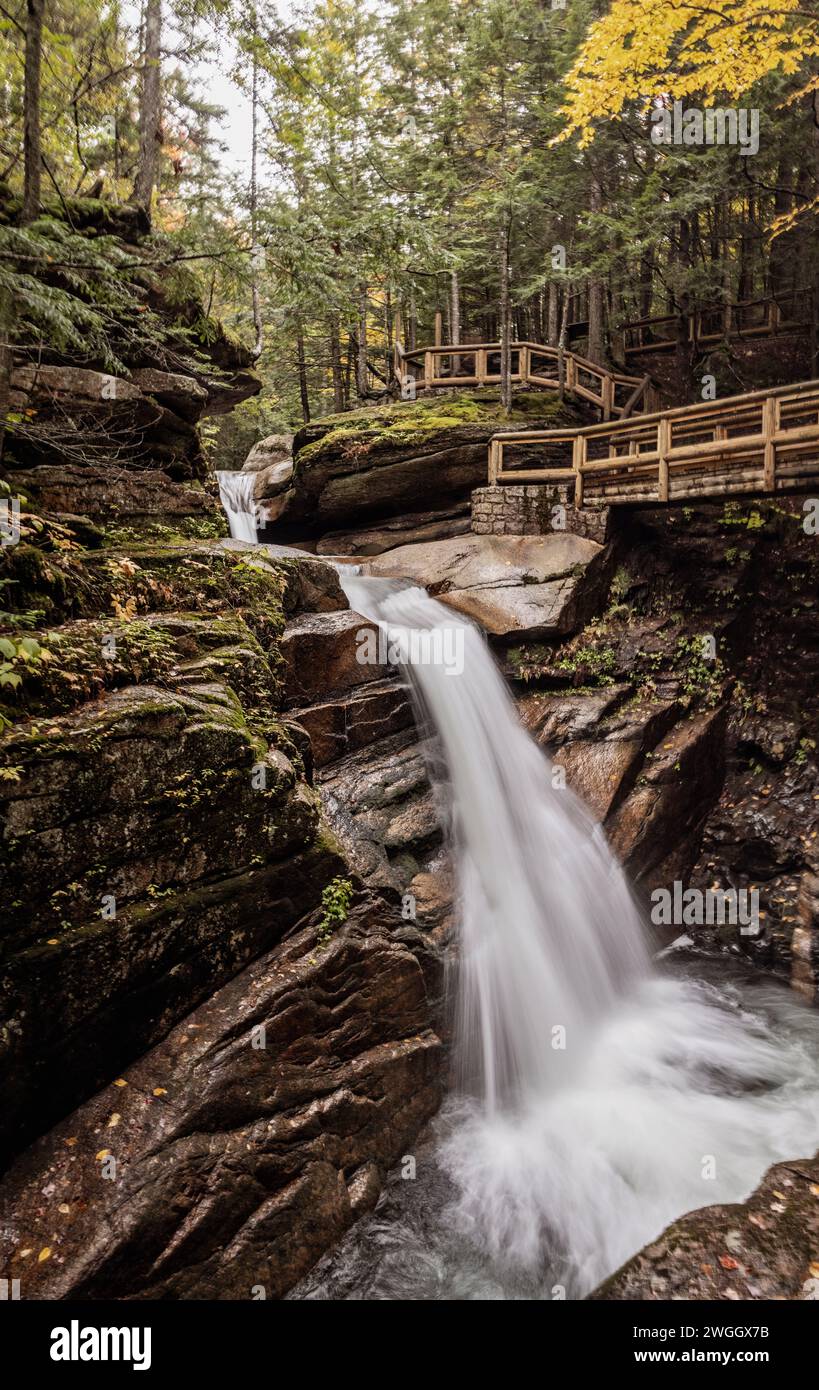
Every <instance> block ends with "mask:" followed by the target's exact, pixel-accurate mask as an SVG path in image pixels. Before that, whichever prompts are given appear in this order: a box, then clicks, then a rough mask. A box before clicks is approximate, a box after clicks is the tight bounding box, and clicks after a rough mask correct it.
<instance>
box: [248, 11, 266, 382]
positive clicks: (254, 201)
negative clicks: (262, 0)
mask: <svg viewBox="0 0 819 1390" xmlns="http://www.w3.org/2000/svg"><path fill="white" fill-rule="evenodd" d="M253 36H254V38H255V36H256V15H255V12H254V14H253ZM251 88H252V95H251V108H250V110H251V115H250V121H251V125H250V241H251V245H252V248H253V249H252V251H251V262H252V265H251V271H252V275H253V279H252V282H251V289H250V295H251V303H252V306H253V328H254V332H255V341H254V343H253V361H254V362H257V361H258V360H259V358H260V357H261V355H262V348H263V347H264V323H263V321H262V306H261V299H260V295H259V275H260V272H261V270H262V267H263V265H264V255H263V253H262V251H261V248H260V247H259V246H258V245H257V243H256V221H257V219H256V211H257V206H258V186H257V182H256V165H257V154H258V147H259V142H258V121H259V61H258V58H257V56H256V47H255V44H254V47H253V72H252V80H251Z"/></svg>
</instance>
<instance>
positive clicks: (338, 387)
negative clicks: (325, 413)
mask: <svg viewBox="0 0 819 1390" xmlns="http://www.w3.org/2000/svg"><path fill="white" fill-rule="evenodd" d="M329 337H330V368H331V370H332V373H333V410H334V411H335V413H336V415H338V414H339V413H340V412H341V411H342V410H343V409H344V406H345V398H344V374H343V372H342V370H341V344H340V342H339V338H338V314H332V315H331V317H330V332H329Z"/></svg>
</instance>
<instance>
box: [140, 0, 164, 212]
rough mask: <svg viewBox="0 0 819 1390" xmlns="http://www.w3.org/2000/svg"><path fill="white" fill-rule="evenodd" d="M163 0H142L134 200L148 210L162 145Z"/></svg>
mask: <svg viewBox="0 0 819 1390" xmlns="http://www.w3.org/2000/svg"><path fill="white" fill-rule="evenodd" d="M161 43H162V0H145V40H144V44H143V49H142V87H141V89H140V94H139V163H138V165H137V175H136V179H135V180H134V192H133V200H134V202H135V203H136V204H137V205H138V206H139V207H142V208H144V209H145V211H146V212H147V213H148V214H149V216H150V212H151V202H152V201H153V196H154V189H155V187H156V182H157V174H158V170H159V151H160V149H161V148H162V66H161V64H162V54H161Z"/></svg>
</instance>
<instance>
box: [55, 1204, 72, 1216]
mask: <svg viewBox="0 0 819 1390" xmlns="http://www.w3.org/2000/svg"><path fill="white" fill-rule="evenodd" d="M57 1210H58V1211H61V1212H62V1214H63V1216H67V1215H68V1213H69V1212H70V1210H71V1208H70V1206H69V1205H68V1203H67V1202H60V1205H59V1206H58V1208H57Z"/></svg>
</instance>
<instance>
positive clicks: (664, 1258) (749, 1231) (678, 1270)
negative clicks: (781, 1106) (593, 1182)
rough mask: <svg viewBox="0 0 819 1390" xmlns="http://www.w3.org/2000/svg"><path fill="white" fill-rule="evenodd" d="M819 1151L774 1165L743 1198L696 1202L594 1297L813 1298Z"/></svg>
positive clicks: (818, 1277)
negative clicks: (708, 1204)
mask: <svg viewBox="0 0 819 1390" xmlns="http://www.w3.org/2000/svg"><path fill="white" fill-rule="evenodd" d="M818 1242H819V1157H816V1158H813V1159H808V1158H805V1159H793V1160H792V1161H791V1162H789V1163H778V1164H777V1165H776V1166H775V1167H774V1168H770V1169H769V1170H768V1172H767V1173H766V1174H765V1177H764V1179H763V1180H762V1182H761V1184H760V1185H759V1187H758V1188H757V1189H756V1191H755V1192H754V1193H753V1195H752V1196H751V1197H749V1199H748V1201H747V1202H743V1203H740V1204H737V1205H736V1206H720V1207H703V1208H702V1210H700V1211H692V1212H690V1213H689V1214H688V1215H687V1216H683V1217H682V1218H681V1220H679V1221H675V1222H674V1224H673V1225H671V1226H669V1227H667V1229H666V1230H665V1231H663V1233H662V1235H661V1236H660V1237H659V1239H658V1240H656V1241H654V1242H653V1243H652V1244H651V1245H648V1246H646V1248H645V1249H644V1250H641V1251H640V1253H639V1254H638V1255H635V1256H634V1258H633V1259H631V1260H629V1261H628V1262H627V1263H626V1264H624V1265H623V1267H622V1269H619V1270H618V1271H617V1273H616V1274H613V1275H612V1276H611V1278H610V1279H607V1280H606V1281H605V1283H603V1284H601V1285H600V1287H599V1288H598V1289H597V1290H596V1291H595V1292H594V1293H593V1294H591V1295H590V1297H591V1298H592V1299H593V1300H597V1301H606V1300H610V1299H612V1300H614V1299H617V1300H621V1299H625V1300H641V1299H645V1300H658V1299H659V1300H662V1301H663V1302H665V1301H667V1300H669V1299H685V1300H692V1299H694V1300H709V1299H731V1300H733V1301H737V1300H743V1301H744V1300H746V1299H771V1298H777V1299H779V1298H786V1299H815V1298H816V1297H817V1294H819V1274H818V1273H817V1264H816V1251H817V1243H818Z"/></svg>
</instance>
